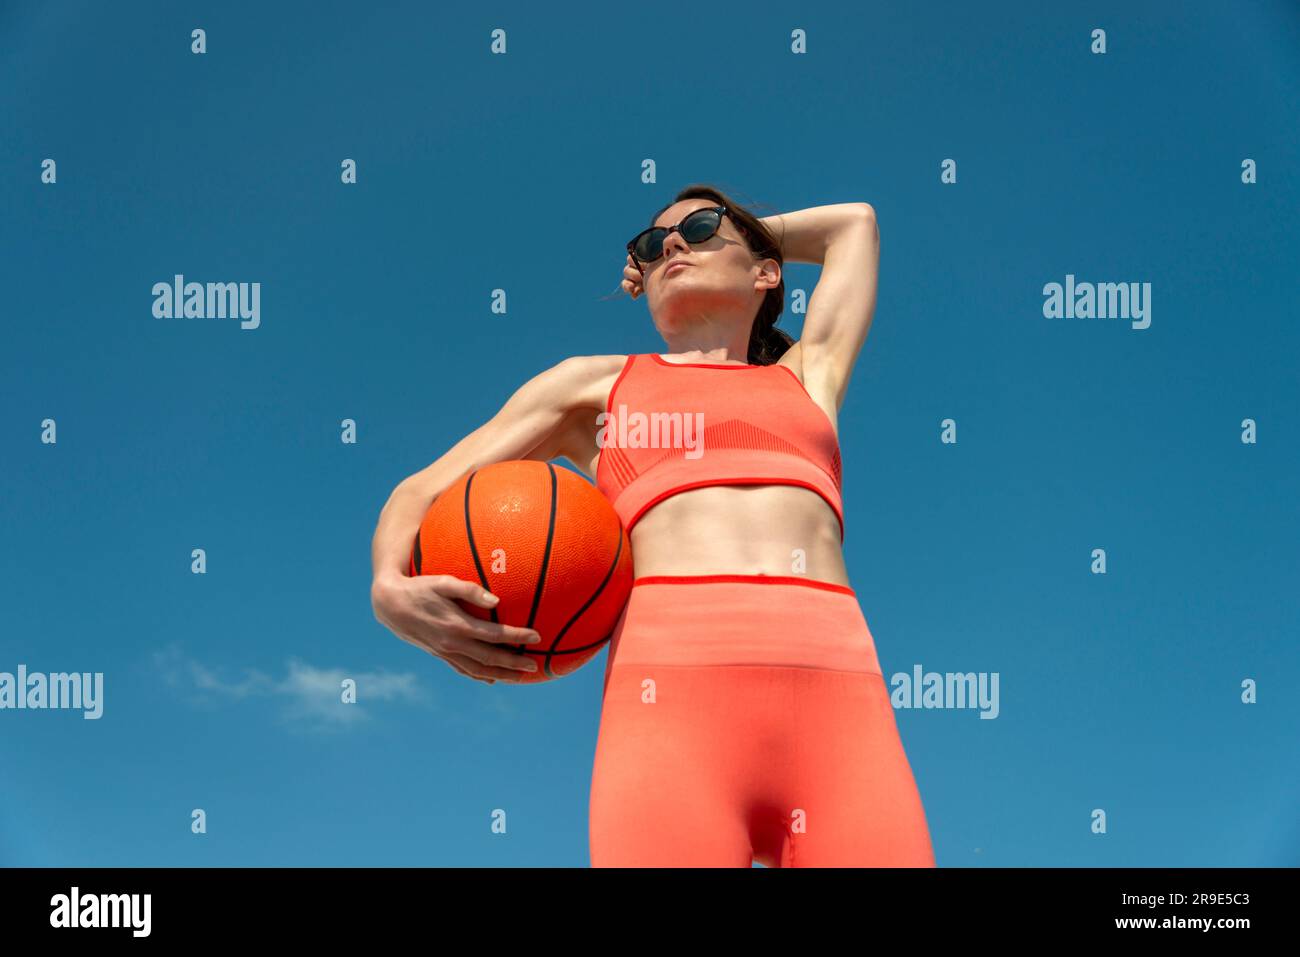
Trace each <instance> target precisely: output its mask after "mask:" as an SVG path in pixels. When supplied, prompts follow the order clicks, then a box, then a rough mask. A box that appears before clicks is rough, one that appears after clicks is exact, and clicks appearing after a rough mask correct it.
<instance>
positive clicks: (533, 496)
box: [411, 460, 632, 684]
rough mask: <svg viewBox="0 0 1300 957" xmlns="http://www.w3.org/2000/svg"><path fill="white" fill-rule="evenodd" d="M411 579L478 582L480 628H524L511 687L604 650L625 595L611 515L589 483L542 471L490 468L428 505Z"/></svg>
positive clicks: (628, 580)
mask: <svg viewBox="0 0 1300 957" xmlns="http://www.w3.org/2000/svg"><path fill="white" fill-rule="evenodd" d="M411 574H412V575H451V576H453V577H455V578H461V579H465V580H466V581H471V582H478V583H479V584H481V585H482V586H483V587H484V588H486V589H487V590H488V591H489V592H491V593H492V594H494V595H496V596H497V597H498V598H500V602H499V603H498V604H497V605H496V607H495V608H492V609H491V610H489V609H486V608H479V607H478V606H476V605H471V604H469V603H467V602H457V604H458V605H459V606H460V607H461V608H462V609H464V610H465V611H466V612H468V613H469V614H471V615H473V616H474V617H476V618H482V619H484V620H485V621H493V622H500V623H502V624H507V625H516V626H521V627H525V628H532V629H533V630H534V631H536V632H537V633H538V634H539V635H541V637H542V640H541V641H540V642H539V643H537V644H533V645H499V646H498V647H500V648H502V649H505V650H513V651H515V652H516V653H517V654H521V655H528V656H529V657H531V658H532V659H533V660H534V661H535V662H536V663H537V670H536V671H534V672H519V682H520V683H528V684H530V683H533V682H537V681H549V680H550V679H552V678H559V677H563V676H564V675H567V674H571V673H572V672H574V671H576V670H577V669H578V668H580V667H582V666H583V665H584V664H586V663H587V662H588V661H590V660H591V659H592V658H594V657H595V656H596V655H597V654H598V653H599V652H600V649H601V648H602V647H604V645H605V643H606V642H607V641H609V639H610V636H611V634H612V633H613V630H614V626H615V624H616V623H617V622H618V618H619V616H620V615H621V614H622V612H623V607H624V606H625V605H626V604H627V599H628V595H629V593H630V592H631V590H632V549H631V545H630V543H629V542H628V538H627V533H626V532H625V531H624V530H623V524H622V522H620V521H619V517H618V515H617V513H615V511H614V507H613V506H612V505H611V504H610V503H609V500H608V499H606V498H605V496H604V495H602V494H601V493H600V491H599V490H597V489H596V488H595V486H593V485H592V484H591V483H590V482H588V481H586V480H585V479H583V478H582V476H580V475H578V474H577V473H575V472H572V471H570V470H569V469H565V468H557V467H556V466H554V465H552V464H550V463H549V462H538V461H531V460H519V461H510V462H497V463H494V464H492V465H487V466H484V467H483V468H480V469H476V470H475V471H473V472H469V473H467V474H466V475H464V476H463V477H461V478H460V479H458V480H457V481H456V482H454V483H453V484H452V485H451V486H449V487H448V488H447V489H446V490H444V491H443V492H442V494H441V495H439V496H438V497H437V498H436V499H435V500H434V502H433V504H432V505H430V506H429V510H428V511H427V512H426V513H425V516H424V519H423V521H421V523H420V528H419V531H418V532H417V534H416V536H415V545H414V547H413V548H412V550H411Z"/></svg>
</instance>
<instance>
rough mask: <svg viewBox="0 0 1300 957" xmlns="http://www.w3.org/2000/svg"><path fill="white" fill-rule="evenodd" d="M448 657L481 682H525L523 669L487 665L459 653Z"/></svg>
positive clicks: (451, 653)
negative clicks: (489, 680)
mask: <svg viewBox="0 0 1300 957" xmlns="http://www.w3.org/2000/svg"><path fill="white" fill-rule="evenodd" d="M447 657H448V658H449V659H450V658H454V659H455V660H456V662H457V664H459V665H460V666H461V667H462V668H464V669H465V672H466V674H468V675H469V676H470V677H472V678H477V679H478V680H479V681H486V680H488V679H489V678H490V679H491V680H493V681H510V682H518V681H521V680H523V677H524V671H523V669H521V668H503V667H501V666H499V665H493V664H485V663H484V662H482V661H478V660H477V659H475V658H474V657H472V656H471V655H468V654H462V653H460V652H457V651H451V652H448V653H447Z"/></svg>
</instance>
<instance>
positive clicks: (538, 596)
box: [524, 462, 560, 628]
mask: <svg viewBox="0 0 1300 957" xmlns="http://www.w3.org/2000/svg"><path fill="white" fill-rule="evenodd" d="M546 471H547V472H548V473H550V476H551V518H550V521H549V522H547V524H546V549H545V550H544V551H543V552H542V568H541V570H540V571H539V572H538V573H537V587H536V588H534V589H533V607H532V608H531V609H530V610H529V612H528V624H527V625H525V626H524V627H525V628H532V627H533V622H534V621H536V620H537V609H538V608H540V607H541V604H542V589H543V588H544V587H545V586H546V569H547V567H548V566H549V565H550V564H551V543H552V542H554V541H555V509H556V502H557V500H558V499H559V497H560V480H559V478H558V477H557V476H556V474H555V466H554V465H552V464H551V463H550V462H547V463H546Z"/></svg>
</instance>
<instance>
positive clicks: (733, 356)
mask: <svg viewBox="0 0 1300 957" xmlns="http://www.w3.org/2000/svg"><path fill="white" fill-rule="evenodd" d="M664 342H666V343H667V344H668V352H667V354H668V355H670V356H680V357H681V359H682V361H690V362H743V363H746V364H748V362H749V326H748V325H746V327H745V329H744V330H743V332H736V333H735V334H728V333H727V332H725V331H724V330H720V329H716V328H712V329H711V328H709V327H708V326H707V325H705V326H695V325H693V326H692V328H690V329H689V330H685V331H683V332H681V333H680V334H674V335H666V336H664Z"/></svg>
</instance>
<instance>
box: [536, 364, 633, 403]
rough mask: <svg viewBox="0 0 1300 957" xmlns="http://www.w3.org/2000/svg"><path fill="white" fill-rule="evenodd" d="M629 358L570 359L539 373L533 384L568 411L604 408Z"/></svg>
mask: <svg viewBox="0 0 1300 957" xmlns="http://www.w3.org/2000/svg"><path fill="white" fill-rule="evenodd" d="M628 358H629V356H627V355H599V356H569V357H568V358H567V359H561V360H560V361H559V362H557V363H555V365H553V366H551V367H550V368H549V369H546V370H545V371H543V372H541V373H539V374H538V375H537V377H536V378H535V379H534V380H533V383H534V384H536V385H537V386H538V387H539V388H541V389H543V390H544V391H546V392H547V393H549V394H551V395H552V396H554V397H555V398H557V399H559V400H561V404H562V405H564V406H567V407H569V408H582V407H592V406H594V407H598V408H603V407H604V405H605V399H606V397H607V396H608V395H609V391H610V388H611V387H612V386H613V385H614V382H615V380H616V379H617V378H618V377H619V375H621V374H622V372H623V369H624V368H625V367H626V366H627V361H628Z"/></svg>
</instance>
